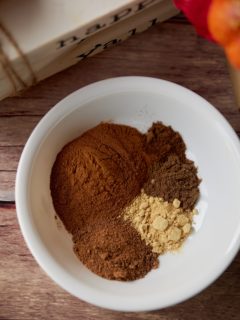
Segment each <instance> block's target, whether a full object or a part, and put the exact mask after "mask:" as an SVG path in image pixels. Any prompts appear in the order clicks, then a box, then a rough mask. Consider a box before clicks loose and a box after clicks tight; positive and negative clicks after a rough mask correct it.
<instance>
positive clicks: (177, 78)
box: [0, 16, 240, 320]
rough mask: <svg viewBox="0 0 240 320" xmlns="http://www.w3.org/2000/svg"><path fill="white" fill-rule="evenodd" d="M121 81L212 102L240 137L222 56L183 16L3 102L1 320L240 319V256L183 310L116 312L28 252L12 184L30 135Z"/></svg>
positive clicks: (0, 126)
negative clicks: (143, 81) (88, 298)
mask: <svg viewBox="0 0 240 320" xmlns="http://www.w3.org/2000/svg"><path fill="white" fill-rule="evenodd" d="M122 75H142V76H150V77H157V78H162V79H167V80H170V81H174V82H176V83H179V84H181V85H183V86H186V87H188V88H190V89H192V90H193V91H195V92H197V93H199V94H200V95H202V96H203V97H204V98H206V99H207V100H209V101H210V102H211V103H213V104H214V105H215V106H216V107H217V108H218V110H219V111H220V112H221V113H222V114H223V115H224V116H225V117H226V118H227V119H228V120H229V122H230V123H231V125H232V126H233V128H234V129H235V130H236V132H237V133H238V134H240V113H239V111H238V110H237V108H236V105H235V102H234V98H233V92H232V86H231V82H230V79H229V74H228V68H227V65H226V62H225V59H224V55H223V53H222V51H221V49H219V48H218V47H217V46H215V45H214V44H212V43H209V42H207V41H205V40H203V39H201V38H199V37H197V36H196V34H195V32H194V30H193V29H192V27H191V26H190V25H189V24H188V23H187V22H186V20H184V19H183V18H182V17H181V16H180V17H176V18H173V19H171V20H170V21H168V22H165V23H164V24H160V25H157V26H155V27H152V28H151V29H149V30H148V31H146V32H144V33H142V34H139V35H136V36H134V37H132V38H130V39H129V40H127V41H125V42H124V43H122V44H121V45H119V46H117V47H114V48H111V49H108V50H107V51H105V52H103V53H101V54H99V55H97V56H95V57H93V58H89V59H87V60H85V61H82V62H81V63H79V64H78V65H76V66H74V67H72V68H70V69H68V70H66V71H64V72H62V73H60V74H58V75H55V76H53V77H51V78H50V79H47V80H45V81H43V82H41V83H39V84H38V85H37V86H35V87H34V88H32V89H30V90H28V91H27V92H25V93H24V94H23V95H21V96H20V97H16V98H9V99H6V100H4V101H2V102H0V319H2V320H3V319H24V320H28V319H29V320H30V319H31V320H32V319H38V320H40V319H58V320H60V319H104V320H105V319H106V320H108V319H119V320H120V319H121V320H123V319H151V320H154V319H162V320H163V319H164V320H165V319H166V320H177V319H191V320H194V319H206V320H207V319H226V320H228V319H231V320H234V319H240V304H239V302H240V255H238V256H237V257H236V258H235V260H234V261H233V263H232V264H231V266H230V267H229V268H228V269H227V271H225V273H224V274H223V275H222V276H221V277H220V278H219V279H218V280H217V281H216V282H215V283H214V284H212V285H211V286H210V287H209V288H208V289H206V290H205V291H203V292H202V293H200V294H199V295H197V296H196V297H194V298H192V299H190V300H188V301H186V302H184V303H181V304H179V305H177V306H174V307H171V308H167V309H164V310H160V311H155V312H148V313H118V312H112V311H107V310H103V309H100V308H97V307H94V306H92V305H90V304H88V303H85V302H83V301H80V300H78V299H77V298H74V297H72V296H71V295H70V294H68V293H67V292H65V291H64V290H62V289H61V288H59V287H58V286H57V285H56V284H55V283H53V281H52V280H50V279H49V278H48V277H47V275H46V274H45V273H44V272H43V271H42V270H41V269H40V268H39V266H38V265H37V263H36V262H35V260H34V259H33V257H32V255H31V254H30V252H29V250H28V249H27V248H26V245H25V243H24V241H23V238H22V235H21V233H20V230H19V226H18V223H17V219H16V211H15V204H14V180H15V174H16V169H17V163H18V160H19V157H20V154H21V151H22V148H23V146H24V144H25V142H26V140H27V138H28V136H29V135H30V133H31V131H32V129H33V128H34V127H35V125H36V124H37V123H38V121H39V120H40V119H41V118H42V116H43V115H44V114H45V113H46V112H47V111H48V110H49V109H50V108H51V107H52V106H53V105H54V104H55V103H56V102H58V101H59V100H61V99H62V98H63V97H65V96H66V95H67V94H69V93H70V92H72V91H74V90H76V89H78V88H80V87H83V86H85V85H87V84H89V83H91V82H94V81H97V80H101V79H105V78H109V77H116V76H122ZM226 169H227V168H226ZM226 214H227V213H226ZM206 264H207V261H206ZM197 276H198V275H197V274H196V277H197Z"/></svg>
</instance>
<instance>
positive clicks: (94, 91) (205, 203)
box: [16, 77, 240, 311]
mask: <svg viewBox="0 0 240 320" xmlns="http://www.w3.org/2000/svg"><path fill="white" fill-rule="evenodd" d="M103 120H104V121H106V120H111V121H113V122H115V123H122V124H128V125H131V126H134V127H137V128H138V129H140V130H142V131H145V130H146V129H147V128H148V127H149V126H150V125H151V124H152V122H153V121H158V120H160V121H163V122H164V123H165V124H167V125H171V126H172V127H173V128H174V129H175V130H177V131H179V132H180V133H181V135H182V136H183V138H184V140H185V142H186V145H187V149H188V155H189V157H190V158H192V159H193V160H194V161H195V162H196V164H197V165H198V167H199V175H200V177H201V178H202V183H201V187H200V189H201V198H200V201H199V203H198V206H197V207H198V209H199V211H200V214H199V215H198V216H197V217H196V219H195V232H194V233H193V234H192V235H191V236H190V238H189V239H188V240H187V242H186V244H185V245H184V247H183V248H182V250H181V251H180V252H179V253H175V254H166V255H164V256H162V257H160V267H159V268H158V269H157V270H154V271H151V272H150V273H149V274H148V275H147V276H146V277H145V278H144V279H141V280H137V281H134V282H118V281H109V280H105V279H102V278H100V277H98V276H96V275H95V274H93V273H91V272H90V271H88V270H87V269H86V268H85V267H84V266H83V265H82V264H81V263H80V261H79V260H78V259H77V258H76V256H75V255H74V253H73V250H72V243H71V238H70V236H69V235H68V234H67V232H66V231H65V230H64V228H63V227H62V228H59V227H58V226H57V224H56V221H55V219H54V214H55V213H54V209H53V205H52V201H51V196H50V190H49V177H50V171H51V167H52V165H53V162H54V160H55V158H56V155H57V153H58V152H59V151H60V150H61V148H62V147H63V146H64V145H65V144H66V143H67V142H69V141H71V140H72V139H74V138H75V137H77V136H79V135H80V134H81V133H83V132H84V131H85V130H87V129H89V128H91V127H93V126H95V125H97V124H98V123H99V122H100V121H103ZM239 202H240V145H239V140H238V138H237V136H236V134H235V133H234V131H233V130H232V128H231V127H230V125H229V124H228V123H227V122H226V120H225V119H224V118H223V117H222V116H221V115H220V113H219V112H218V111H216V109H215V108H214V107H212V106H211V105H210V104H209V103H208V102H207V101H205V100H204V99H202V98H201V97H199V96H198V95H196V94H195V93H193V92H191V91H189V90H187V89H185V88H183V87H181V86H178V85H176V84H173V83H170V82H167V81H163V80H158V79H152V78H144V77H122V78H115V79H109V80H104V81H101V82H98V83H94V84H92V85H89V86H87V87H85V88H82V89H80V90H78V91H76V92H74V93H72V94H71V95H69V96H68V97H66V98H65V99H63V100H62V101H60V102H59V103H58V104H57V105H56V106H55V107H54V108H53V109H52V110H50V111H49V112H48V113H47V115H46V116H45V117H44V118H43V119H42V120H41V121H40V123H39V124H38V125H37V127H36V128H35V130H34V131H33V133H32V135H31V137H30V138H29V140H28V142H27V144H26V146H25V148H24V151H23V154H22V157H21V160H20V163H19V167H18V172H17V180H16V206H17V215H18V219H19V223H20V226H21V230H22V233H23V235H24V238H25V240H26V242H27V245H28V247H29V249H30V251H31V252H32V254H33V256H34V257H35V259H36V260H37V262H38V263H39V264H40V266H41V267H42V268H43V269H44V270H45V271H46V273H47V274H48V275H49V276H50V277H51V278H52V279H53V280H54V281H56V282H57V283H58V284H59V285H60V286H61V287H63V288H64V289H65V290H67V291H68V292H70V293H71V294H73V295H75V296H77V297H79V298H80V299H83V300H85V301H88V302H90V303H93V304H95V305H98V306H101V307H105V308H109V309H114V310H124V311H143V310H153V309H160V308H163V307H167V306H170V305H173V304H176V303H178V302H181V301H183V300H185V299H187V298H189V297H191V296H193V295H195V294H197V293H198V292H200V291H201V290H203V289H204V288H205V287H207V286H208V285H209V284H210V283H212V282H213V281H214V280H215V279H216V278H217V277H218V276H219V275H220V274H221V273H222V272H223V271H224V270H225V269H226V267H227V266H228V265H229V263H230V262H231V261H232V259H233V258H234V256H235V254H236V253H237V251H238V249H239V244H240V212H239V211H240V210H239V207H240V205H239ZM26 272H27V270H26Z"/></svg>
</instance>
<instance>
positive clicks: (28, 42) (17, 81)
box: [0, 0, 178, 99]
mask: <svg viewBox="0 0 240 320" xmlns="http://www.w3.org/2000/svg"><path fill="white" fill-rule="evenodd" d="M87 2H88V3H87ZM6 3H11V2H9V1H2V2H0V21H1V24H0V34H1V39H2V55H3V54H4V56H3V59H1V60H0V62H2V64H1V69H0V99H2V98H4V97H7V96H9V95H13V94H15V93H16V91H20V90H22V89H24V88H25V87H28V86H30V85H31V84H32V83H33V82H34V81H33V80H36V82H38V81H40V80H43V79H45V78H47V77H49V76H51V75H53V74H55V73H57V72H59V71H61V70H64V69H65V68H67V67H69V66H71V65H73V64H75V63H77V62H79V61H81V60H82V59H86V58H87V57H89V56H92V55H93V54H97V53H98V52H100V51H102V50H104V49H107V48H109V47H111V46H112V45H115V44H118V43H120V42H121V41H123V40H125V39H127V38H128V37H129V36H131V35H134V34H136V33H139V32H141V31H143V30H145V29H147V28H149V27H150V26H152V25H154V24H156V23H157V22H160V21H164V20H166V19H168V18H170V17H172V16H173V15H175V14H177V13H178V10H177V9H176V8H175V7H174V5H173V3H172V1H171V0H114V1H113V0H102V1H101V5H100V1H97V0H94V1H91V2H89V1H86V0H81V1H66V0H56V1H54V0H48V1H47V0H42V1H39V3H40V4H41V5H43V8H44V9H42V13H41V14H39V16H40V18H39V17H38V18H37V21H35V20H36V19H33V18H32V17H31V16H30V18H29V19H30V20H31V19H32V20H33V21H32V24H31V23H29V22H27V23H24V22H23V20H24V19H28V18H27V17H26V14H27V12H28V15H29V14H30V12H32V11H34V10H37V9H38V10H40V11H41V9H40V8H36V7H35V6H37V4H36V3H35V2H34V3H35V4H34V3H32V2H30V3H31V5H30V8H28V7H27V4H26V3H28V4H29V1H21V4H23V8H21V10H22V11H21V10H20V11H17V14H18V15H19V16H21V19H20V20H21V21H20V22H21V23H23V25H22V24H21V23H20V22H19V21H18V19H16V12H15V20H16V21H17V22H16V21H15V20H14V14H13V12H14V10H15V9H14V8H12V7H11V5H8V4H6ZM2 4H5V7H4V6H3V5H2ZM72 6H73V7H72ZM68 7H71V8H68ZM33 8H34V9H33ZM54 8H57V10H56V12H55V13H54V15H53V16H50V13H52V12H53V11H51V10H50V9H52V10H53V9H54ZM10 9H11V10H13V11H11V10H10ZM47 9H48V10H50V11H49V12H50V13H49V12H48V11H46V10H47ZM80 9H81V11H82V12H81V14H80V15H79V14H78V10H80ZM3 12H4V19H2V18H3V17H2V13H3ZM83 12H84V14H83ZM44 13H45V14H44ZM32 14H33V17H34V13H32ZM50 17H51V19H50ZM35 18H36V17H35ZM62 18H64V23H63V24H61V23H59V21H61V19H62ZM81 19H82V20H81ZM80 20H81V21H80ZM13 21H15V22H13ZM7 22H8V23H7ZM11 22H12V23H11ZM40 22H41V24H40ZM30 25H32V29H33V30H31V32H28V33H27V36H25V35H26V34H25V33H26V28H27V27H28V28H29V26H30ZM1 26H2V28H1ZM10 26H11V28H10ZM41 28H42V30H41ZM5 29H6V30H5ZM39 29H40V30H39ZM8 33H9V34H8ZM11 37H13V39H12V38H11ZM18 47H19V48H18ZM18 49H19V50H18ZM0 57H1V51H0ZM4 59H7V61H5V60H4ZM33 78H34V79H33Z"/></svg>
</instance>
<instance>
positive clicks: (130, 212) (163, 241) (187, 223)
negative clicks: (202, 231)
mask: <svg viewBox="0 0 240 320" xmlns="http://www.w3.org/2000/svg"><path fill="white" fill-rule="evenodd" d="M180 204H181V203H180V201H179V200H178V199H174V201H173V203H168V202H167V201H164V200H163V199H162V198H158V197H152V196H148V195H147V194H145V193H144V190H142V192H141V194H140V195H139V196H138V197H136V198H135V200H134V201H133V202H132V203H131V205H130V206H128V207H127V208H126V209H125V210H124V213H123V215H124V219H125V220H128V221H131V222H132V225H133V227H134V228H135V229H136V230H137V231H138V232H139V233H140V235H141V238H142V240H145V242H146V243H147V244H148V245H150V246H151V247H152V248H153V252H155V253H158V254H162V253H164V252H167V251H173V250H177V249H179V248H180V247H181V245H182V244H183V242H184V241H185V240H186V238H187V237H188V236H189V234H190V233H191V230H192V222H193V216H194V214H196V213H197V211H196V209H194V210H192V211H190V210H183V209H182V208H181V207H180Z"/></svg>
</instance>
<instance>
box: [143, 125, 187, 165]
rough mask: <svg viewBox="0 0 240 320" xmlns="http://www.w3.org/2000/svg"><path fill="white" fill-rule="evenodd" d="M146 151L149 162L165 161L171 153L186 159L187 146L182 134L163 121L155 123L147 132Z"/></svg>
mask: <svg viewBox="0 0 240 320" xmlns="http://www.w3.org/2000/svg"><path fill="white" fill-rule="evenodd" d="M145 144H146V148H145V150H146V153H147V159H148V163H150V164H151V163H154V162H156V161H158V162H163V161H165V160H166V159H167V157H168V156H169V155H170V154H176V155H177V156H178V157H179V158H180V160H185V159H186V155H185V151H186V146H185V143H184V141H183V139H182V137H181V135H180V134H179V133H178V132H176V131H174V130H173V129H172V128H171V127H170V126H169V127H167V126H165V125H164V124H163V123H161V122H156V123H153V125H152V126H151V128H150V129H149V130H148V132H147V134H146V141H145Z"/></svg>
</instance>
